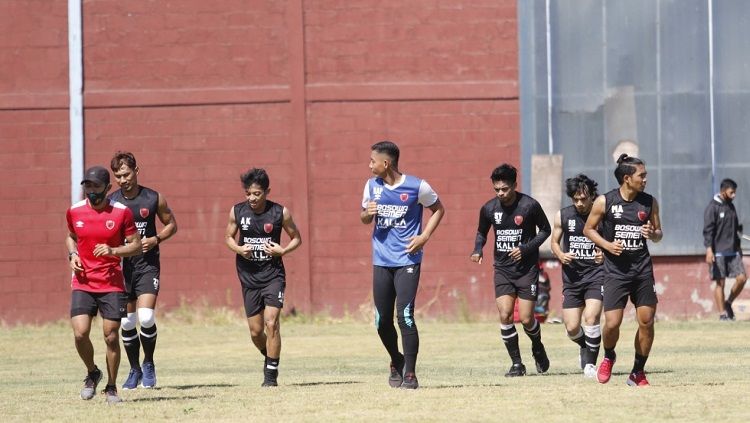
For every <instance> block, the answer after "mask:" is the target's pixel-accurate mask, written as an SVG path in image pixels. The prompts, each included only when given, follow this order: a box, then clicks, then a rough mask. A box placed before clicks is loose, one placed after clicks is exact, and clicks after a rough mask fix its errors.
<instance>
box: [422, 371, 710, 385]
mask: <svg viewBox="0 0 750 423" xmlns="http://www.w3.org/2000/svg"><path fill="white" fill-rule="evenodd" d="M670 373H674V370H667V369H659V370H653V371H647V372H646V374H647V375H651V374H670ZM629 374H630V372H612V376H628V375H629ZM554 376H581V372H579V371H572V372H554V373H545V374H538V373H531V374H527V375H525V376H521V377H522V378H526V377H554ZM512 379H514V378H510V377H509V378H506V377H502V379H501V380H506V381H511V380H512ZM592 380H594V379H592ZM722 384H723V383H710V384H705V383H704V384H703V385H722ZM687 385H698V384H696V383H688V384H674V385H672V384H670V385H668V386H687ZM478 386H486V387H494V386H505V387H507V386H508V383H489V384H487V383H478V384H455V385H435V386H420V387H419V388H420V389H455V388H476V387H478ZM665 386H667V385H665Z"/></svg>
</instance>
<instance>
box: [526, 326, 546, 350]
mask: <svg viewBox="0 0 750 423" xmlns="http://www.w3.org/2000/svg"><path fill="white" fill-rule="evenodd" d="M523 331H524V332H526V335H527V336H528V337H529V339H531V349H539V348H540V347H543V345H542V325H540V324H539V322H537V321H536V320H534V326H532V327H531V329H526V327H525V326H524V328H523Z"/></svg>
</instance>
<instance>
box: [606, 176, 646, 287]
mask: <svg viewBox="0 0 750 423" xmlns="http://www.w3.org/2000/svg"><path fill="white" fill-rule="evenodd" d="M604 198H605V199H606V209H605V214H604V220H603V222H602V236H603V237H604V239H606V240H607V241H610V242H614V241H621V242H622V244H623V251H622V254H620V255H619V256H614V255H612V254H610V253H609V252H607V251H606V250H604V257H605V266H606V270H607V273H608V275H611V276H632V275H638V274H640V273H642V272H644V271H647V270H650V269H651V255H650V254H649V252H648V245H647V244H646V238H644V237H643V235H641V226H643V225H644V224H645V223H646V222H647V221H648V220H649V218H650V216H651V208H652V206H653V204H654V197H652V196H651V195H649V194H646V193H645V192H640V193H638V195H636V197H635V199H633V201H625V200H624V199H623V198H622V196H621V195H620V189H619V188H615V189H613V190H612V191H610V192H608V193H606V194H604Z"/></svg>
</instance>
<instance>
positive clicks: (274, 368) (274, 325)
mask: <svg viewBox="0 0 750 423" xmlns="http://www.w3.org/2000/svg"><path fill="white" fill-rule="evenodd" d="M280 312H281V309H280V308H278V307H274V306H270V305H267V306H266V307H265V308H264V309H263V326H264V328H265V332H266V350H267V351H268V353H267V356H266V360H265V370H264V372H263V376H264V381H263V386H276V385H277V384H278V382H277V378H278V376H279V361H280V360H281V330H280V329H281V328H280V326H279V315H280V314H281V313H280Z"/></svg>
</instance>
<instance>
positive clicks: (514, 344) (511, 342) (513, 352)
mask: <svg viewBox="0 0 750 423" xmlns="http://www.w3.org/2000/svg"><path fill="white" fill-rule="evenodd" d="M500 336H502V338H503V343H504V344H505V348H506V349H507V350H508V355H510V359H511V361H513V364H519V363H521V350H520V349H519V348H518V332H516V327H515V326H514V325H510V327H509V328H507V329H506V328H504V327H503V325H500Z"/></svg>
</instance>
